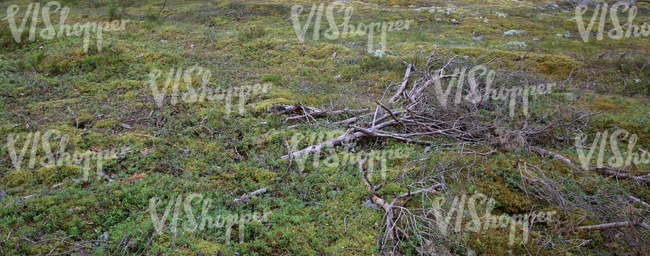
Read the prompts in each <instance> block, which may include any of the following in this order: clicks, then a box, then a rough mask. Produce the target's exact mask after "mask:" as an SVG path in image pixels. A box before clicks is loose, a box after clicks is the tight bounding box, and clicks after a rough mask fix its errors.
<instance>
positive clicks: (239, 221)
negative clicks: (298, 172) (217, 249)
mask: <svg viewBox="0 0 650 256" xmlns="http://www.w3.org/2000/svg"><path fill="white" fill-rule="evenodd" d="M201 201H203V204H202V205H203V206H202V208H201V219H200V222H197V218H196V217H195V216H194V210H193V208H192V207H193V206H192V204H193V202H195V203H196V204H201ZM162 202H163V200H162V199H160V197H153V198H151V199H149V213H150V214H151V221H152V222H153V226H154V228H155V230H156V232H157V233H158V234H161V233H162V232H163V229H164V228H165V221H166V220H167V219H168V217H169V214H170V213H171V209H172V205H173V206H174V213H173V215H172V219H171V223H170V224H169V231H170V232H171V233H173V234H177V232H178V225H179V220H181V221H184V223H183V225H182V228H183V229H184V230H185V231H190V232H194V231H196V230H197V229H198V230H204V229H205V228H206V227H207V228H226V234H225V236H226V244H230V236H231V230H232V226H233V225H238V227H239V242H240V243H243V242H244V231H245V226H246V224H247V223H253V222H257V223H259V222H262V221H264V222H267V221H268V218H269V216H270V215H271V211H266V212H263V213H262V212H252V213H245V214H244V213H241V214H239V215H238V214H236V213H235V214H230V213H227V214H223V213H219V212H217V213H216V214H212V213H210V208H212V199H210V198H205V199H204V198H203V195H201V194H197V193H192V194H190V195H188V196H187V197H186V198H185V200H183V195H178V196H177V197H175V198H174V197H172V198H170V199H169V200H168V202H167V207H166V208H165V211H164V213H163V215H162V216H160V215H159V213H158V209H157V208H158V206H159V205H160V204H161V203H162ZM181 206H182V209H183V210H184V212H185V218H181V217H179V216H181V215H180V214H181Z"/></svg>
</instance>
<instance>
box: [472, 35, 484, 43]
mask: <svg viewBox="0 0 650 256" xmlns="http://www.w3.org/2000/svg"><path fill="white" fill-rule="evenodd" d="M472 40H474V41H476V42H480V41H483V37H482V36H479V37H472Z"/></svg>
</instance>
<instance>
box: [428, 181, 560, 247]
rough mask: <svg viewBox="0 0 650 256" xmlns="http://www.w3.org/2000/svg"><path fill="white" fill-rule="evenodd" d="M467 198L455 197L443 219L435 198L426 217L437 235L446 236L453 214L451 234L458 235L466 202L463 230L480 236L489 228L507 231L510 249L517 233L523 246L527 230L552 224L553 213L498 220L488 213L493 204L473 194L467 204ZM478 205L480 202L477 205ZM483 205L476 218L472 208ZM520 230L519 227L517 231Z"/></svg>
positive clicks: (442, 201)
mask: <svg viewBox="0 0 650 256" xmlns="http://www.w3.org/2000/svg"><path fill="white" fill-rule="evenodd" d="M467 199H468V198H467V195H462V196H461V197H458V196H455V197H454V199H453V201H452V202H451V206H450V208H449V210H446V211H447V216H446V217H445V216H444V215H443V213H444V211H445V210H443V206H444V204H445V200H446V199H445V197H442V196H441V197H436V199H434V202H433V207H432V209H431V210H430V211H429V213H433V214H434V216H435V218H436V223H437V224H438V231H439V232H440V233H441V234H443V235H446V234H447V232H448V229H447V226H448V225H449V224H450V220H451V217H452V214H453V213H454V212H456V223H455V224H456V225H455V227H454V231H455V232H460V231H461V230H463V229H462V227H463V215H464V212H465V210H464V209H465V203H466V202H467V208H468V209H467V210H468V211H469V215H470V216H471V217H472V221H471V222H468V223H466V224H465V229H466V230H470V231H472V232H481V230H488V229H489V228H508V227H509V228H510V233H509V244H510V245H511V246H512V245H514V243H515V236H516V233H517V230H522V232H523V233H522V241H523V243H524V244H525V243H527V242H528V235H529V232H530V228H531V227H532V226H533V224H534V223H535V221H537V222H552V221H553V215H555V214H556V212H555V211H550V212H538V213H534V212H533V213H532V214H530V215H529V214H516V215H512V216H510V215H508V214H502V215H499V216H494V215H492V210H493V209H494V204H495V202H494V200H493V199H492V198H488V196H487V195H485V194H482V193H476V194H474V195H472V196H471V197H470V198H469V200H467ZM479 201H482V202H481V203H479ZM483 203H485V204H486V205H485V214H484V215H483V216H479V213H478V211H477V210H476V206H477V205H478V204H483ZM517 226H521V227H517Z"/></svg>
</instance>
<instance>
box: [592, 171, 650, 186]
mask: <svg viewBox="0 0 650 256" xmlns="http://www.w3.org/2000/svg"><path fill="white" fill-rule="evenodd" d="M592 169H594V170H595V171H596V172H598V173H600V174H605V175H611V176H614V177H616V178H622V179H632V180H636V181H641V182H645V183H647V184H648V185H650V179H648V178H646V177H644V176H632V175H629V174H625V173H620V170H618V169H614V168H610V167H596V168H592Z"/></svg>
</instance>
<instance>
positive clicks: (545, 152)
mask: <svg viewBox="0 0 650 256" xmlns="http://www.w3.org/2000/svg"><path fill="white" fill-rule="evenodd" d="M530 149H531V150H533V151H535V152H537V153H539V154H540V155H542V156H548V155H550V156H553V157H555V158H557V159H558V160H560V161H562V162H565V163H567V164H569V165H571V166H573V163H572V162H571V160H569V159H568V158H566V157H564V156H562V155H560V154H557V153H554V152H551V151H548V150H546V149H542V148H538V147H535V146H531V147H530Z"/></svg>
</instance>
